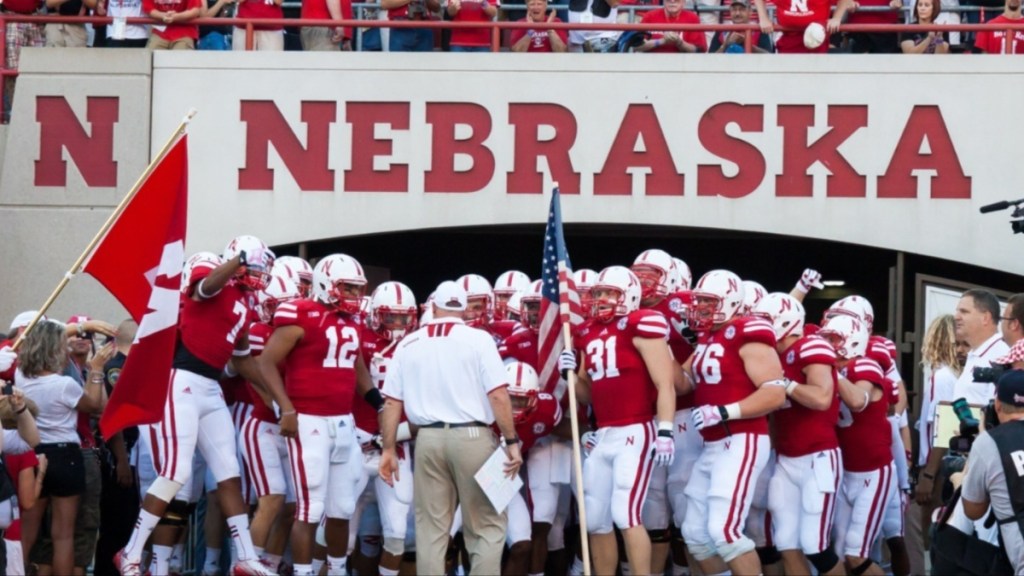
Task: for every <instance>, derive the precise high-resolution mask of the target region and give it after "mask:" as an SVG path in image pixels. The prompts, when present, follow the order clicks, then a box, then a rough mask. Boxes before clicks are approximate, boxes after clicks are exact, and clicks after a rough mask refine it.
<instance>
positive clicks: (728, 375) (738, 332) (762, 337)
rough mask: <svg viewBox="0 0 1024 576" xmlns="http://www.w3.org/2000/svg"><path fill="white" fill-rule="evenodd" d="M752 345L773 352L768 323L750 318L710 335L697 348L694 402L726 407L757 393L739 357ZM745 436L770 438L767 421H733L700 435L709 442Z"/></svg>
mask: <svg viewBox="0 0 1024 576" xmlns="http://www.w3.org/2000/svg"><path fill="white" fill-rule="evenodd" d="M753 343H760V344H765V345H766V346H771V347H772V349H773V350H774V349H775V330H774V329H772V325H771V324H769V323H768V321H766V320H764V319H761V318H754V317H750V316H747V317H741V318H736V319H733V320H731V321H729V322H728V323H727V324H726V325H724V326H722V327H721V328H719V329H718V330H715V331H713V332H709V333H708V334H707V338H706V340H703V341H702V342H701V343H700V344H698V346H697V351H696V352H695V355H694V360H693V366H692V369H693V377H694V382H696V384H697V390H696V392H695V393H694V396H695V398H694V401H695V402H696V403H697V404H698V405H704V404H711V405H716V406H723V405H726V404H731V403H733V402H739V401H740V400H743V399H744V398H746V397H747V396H750V395H751V394H753V393H754V392H756V391H757V386H756V385H755V384H754V382H752V381H751V380H750V377H749V376H747V370H746V367H745V366H744V364H743V358H741V357H740V349H741V348H743V346H744V345H745V344H753ZM744 432H749V433H753V434H767V433H768V417H767V416H759V417H757V418H743V419H740V420H730V421H728V422H722V423H721V424H717V425H715V426H711V427H709V428H704V429H703V430H701V431H700V433H701V435H702V436H703V437H704V440H705V441H706V442H713V441H715V440H721V439H722V438H725V437H726V436H730V435H732V434H737V433H744Z"/></svg>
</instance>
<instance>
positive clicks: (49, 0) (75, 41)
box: [46, 0, 96, 48]
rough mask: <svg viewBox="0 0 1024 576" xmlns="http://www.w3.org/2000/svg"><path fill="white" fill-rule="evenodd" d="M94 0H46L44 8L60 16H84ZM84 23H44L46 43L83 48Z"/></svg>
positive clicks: (92, 5) (84, 40)
mask: <svg viewBox="0 0 1024 576" xmlns="http://www.w3.org/2000/svg"><path fill="white" fill-rule="evenodd" d="M95 7H96V0H46V8H47V10H49V12H51V13H55V14H58V15H60V16H85V15H86V13H87V11H88V10H91V9H93V8H95ZM87 39H88V35H87V34H86V32H85V24H67V23H64V22H51V23H49V24H47V25H46V45H47V46H51V47H56V48H85V44H86V40H87Z"/></svg>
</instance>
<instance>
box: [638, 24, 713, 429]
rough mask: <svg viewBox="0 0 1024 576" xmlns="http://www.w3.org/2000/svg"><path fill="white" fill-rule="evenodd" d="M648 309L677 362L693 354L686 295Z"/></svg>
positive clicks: (687, 402) (680, 400) (686, 402)
mask: <svg viewBox="0 0 1024 576" xmlns="http://www.w3.org/2000/svg"><path fill="white" fill-rule="evenodd" d="M702 34H703V33H702ZM649 310H654V311H656V312H659V313H661V315H662V316H664V317H665V320H667V321H668V324H669V328H671V330H669V331H668V347H669V349H670V350H672V357H673V358H675V359H676V362H678V363H679V364H682V363H684V362H686V361H687V360H688V359H689V358H690V355H691V354H693V346H690V343H689V342H687V341H686V339H685V338H683V336H682V335H681V334H680V331H681V330H682V329H683V327H685V326H687V320H686V314H687V310H688V307H687V295H686V294H683V293H681V292H680V293H676V294H670V295H669V296H668V298H664V299H663V300H662V301H661V302H658V303H657V304H655V305H654V306H651V307H650V308H649ZM693 406H694V403H693V394H682V395H677V396H676V410H677V411H678V410H683V409H686V408H693Z"/></svg>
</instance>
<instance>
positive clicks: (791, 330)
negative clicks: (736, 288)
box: [751, 292, 804, 342]
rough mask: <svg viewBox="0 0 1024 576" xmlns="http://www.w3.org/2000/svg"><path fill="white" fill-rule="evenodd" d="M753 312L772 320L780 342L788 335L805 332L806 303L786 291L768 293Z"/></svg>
mask: <svg viewBox="0 0 1024 576" xmlns="http://www.w3.org/2000/svg"><path fill="white" fill-rule="evenodd" d="M751 314H752V315H754V316H759V317H761V318H764V319H766V320H768V321H769V322H771V323H772V328H774V329H775V339H776V340H778V341H779V342H781V341H782V339H783V338H786V337H787V336H803V334H804V305H803V304H801V303H800V301H799V300H797V299H796V298H793V297H792V296H790V295H789V294H786V293H784V292H772V293H770V294H766V295H765V297H764V298H762V299H761V301H760V302H758V303H757V306H755V307H754V310H753V311H752V312H751Z"/></svg>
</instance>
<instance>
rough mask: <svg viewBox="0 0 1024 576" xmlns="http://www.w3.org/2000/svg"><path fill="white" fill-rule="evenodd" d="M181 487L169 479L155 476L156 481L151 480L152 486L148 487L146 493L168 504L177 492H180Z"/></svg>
mask: <svg viewBox="0 0 1024 576" xmlns="http://www.w3.org/2000/svg"><path fill="white" fill-rule="evenodd" d="M181 486H182V485H181V484H179V483H178V482H175V481H174V480H171V479H170V478H164V477H163V476H157V477H156V480H153V484H152V485H151V486H150V487H149V492H148V493H149V494H152V495H153V496H156V497H157V498H159V499H161V500H163V501H164V502H168V503H169V502H170V501H171V500H174V497H175V496H177V495H178V491H179V490H181Z"/></svg>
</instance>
